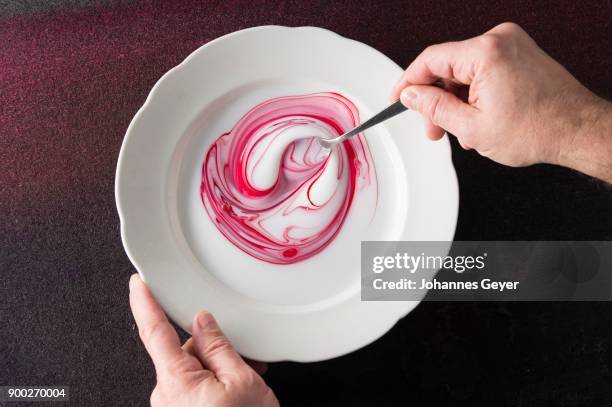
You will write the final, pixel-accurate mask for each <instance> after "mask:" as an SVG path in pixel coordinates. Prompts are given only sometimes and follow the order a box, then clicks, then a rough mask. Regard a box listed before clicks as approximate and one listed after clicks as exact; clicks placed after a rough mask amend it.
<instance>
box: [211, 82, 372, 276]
mask: <svg viewBox="0 0 612 407" xmlns="http://www.w3.org/2000/svg"><path fill="white" fill-rule="evenodd" d="M358 122H359V114H358V111H357V108H356V107H355V105H354V104H353V103H352V102H351V101H349V100H348V99H346V98H345V97H343V96H341V95H339V94H337V93H317V94H311V95H303V96H287V97H280V98H275V99H271V100H268V101H266V102H263V103H261V104H259V105H257V106H256V107H254V108H253V109H251V110H250V111H249V112H247V113H246V114H245V115H244V116H243V117H242V118H241V119H240V120H239V121H238V123H236V125H235V126H234V127H233V129H232V130H231V131H230V132H229V133H225V134H223V135H221V137H219V138H218V139H217V140H216V141H215V142H214V143H213V144H212V146H211V147H210V149H209V150H208V152H207V154H206V158H205V160H204V164H203V167H202V183H201V186H200V194H201V198H202V202H203V204H204V207H205V209H206V212H207V213H208V215H209V216H210V218H211V220H212V221H213V223H214V224H215V225H216V227H217V228H218V229H219V231H220V232H221V233H222V234H223V235H224V236H225V237H226V238H227V239H228V240H229V241H231V242H232V243H233V244H234V245H236V246H237V247H238V248H240V249H241V250H242V251H244V252H245V253H247V254H249V255H251V256H253V257H255V258H257V259H260V260H263V261H267V262H270V263H275V264H291V263H296V262H299V261H302V260H305V259H307V258H309V257H311V256H313V255H315V254H317V253H319V252H320V251H321V250H323V249H324V248H325V247H326V246H327V245H329V244H330V243H331V241H332V240H333V239H334V237H335V236H336V235H337V234H338V232H339V231H340V228H341V227H342V224H343V222H344V220H345V219H346V216H347V213H348V211H349V209H350V207H351V203H352V201H353V198H354V197H355V193H356V191H358V190H359V189H360V188H361V186H365V185H368V184H370V180H371V179H374V180H375V179H376V178H375V176H374V177H371V176H370V172H373V171H374V167H373V165H371V155H370V152H369V149H368V146H367V143H366V141H365V140H364V139H363V138H362V137H361V135H359V136H356V137H353V138H351V139H350V140H348V141H345V142H343V143H342V144H341V145H338V146H336V147H334V148H333V149H332V150H331V152H330V150H327V149H325V148H322V147H321V146H320V145H319V143H318V142H317V140H316V137H321V136H323V137H336V136H337V135H340V134H343V133H345V132H346V131H348V130H350V129H352V128H353V127H355V126H356V125H357V124H358Z"/></svg>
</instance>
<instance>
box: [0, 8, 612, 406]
mask: <svg viewBox="0 0 612 407" xmlns="http://www.w3.org/2000/svg"><path fill="white" fill-rule="evenodd" d="M532 3H537V4H532ZM305 4H308V5H305ZM611 10H612V6H611V3H610V1H597V2H578V1H573V0H567V1H563V2H555V1H550V0H549V1H542V2H532V1H520V2H511V1H497V2H491V1H487V0H480V1H472V2H457V4H455V5H450V4H447V2H444V1H441V2H427V1H414V2H401V1H397V2H374V1H368V2H358V1H350V2H349V1H347V2H344V3H331V2H305V1H302V2H294V3H278V4H275V3H273V2H270V3H269V4H256V2H254V1H244V2H238V1H218V2H217V1H206V2H200V1H191V2H153V3H149V2H147V3H131V2H128V1H119V2H103V1H97V2H88V1H83V0H81V1H79V0H66V1H63V2H62V1H60V2H56V3H55V4H51V5H49V4H47V3H46V2H45V1H26V2H16V1H8V2H6V1H5V2H2V3H1V6H0V12H1V13H2V16H3V17H2V18H0V169H1V171H0V182H1V191H0V194H1V195H0V197H1V199H0V207H1V220H0V227H1V230H0V269H1V272H2V278H1V283H0V286H1V290H2V296H1V302H0V322H1V331H0V358H1V359H0V361H1V363H0V385H69V386H71V388H72V400H73V402H74V404H78V405H88V406H94V405H96V406H97V405H100V406H111V405H122V406H123V405H144V404H146V403H147V402H148V396H149V394H150V391H151V389H152V387H153V385H154V371H153V368H152V365H151V362H150V361H149V359H148V357H147V355H146V353H145V351H144V349H143V347H142V345H141V343H140V342H139V339H138V336H137V331H136V330H135V328H134V321H133V319H132V316H131V314H130V311H129V308H128V289H127V282H128V278H129V276H130V274H131V273H132V272H133V271H134V270H133V268H132V266H131V264H130V262H129V261H128V259H127V257H126V255H125V254H124V251H123V248H122V246H121V241H120V238H119V220H118V217H117V213H116V210H115V203H114V196H113V182H114V175H115V164H116V160H117V155H118V153H119V148H120V145H121V140H122V138H123V135H124V132H125V130H126V128H127V126H128V124H129V122H130V120H131V118H132V116H133V115H134V114H135V113H136V111H137V110H138V108H139V107H140V106H141V104H142V103H143V102H144V100H145V98H146V96H147V94H148V92H149V90H150V89H151V87H152V86H153V84H154V83H155V82H156V81H157V80H158V79H159V77H160V76H161V75H162V74H163V73H164V72H166V71H167V70H168V69H170V68H172V67H173V66H175V65H176V64H178V63H179V62H180V61H182V60H183V59H184V58H185V57H186V56H187V55H188V54H189V53H191V52H192V51H193V50H195V49H196V48H197V47H199V46H200V45H202V44H204V43H206V42H207V41H210V40H212V39H214V38H216V37H218V36H220V35H223V34H226V33H229V32H231V31H235V30H238V29H241V28H246V27H251V26H255V25H261V24H284V25H292V26H298V25H317V26H321V27H325V28H329V29H331V30H334V31H336V32H338V33H340V34H342V35H345V36H347V37H350V38H353V39H356V40H359V41H362V42H364V43H366V44H369V45H371V46H373V47H375V48H377V49H379V50H380V51H382V52H383V53H385V54H387V55H388V56H389V57H391V58H392V59H393V60H395V61H396V62H397V63H399V64H401V65H403V66H404V65H406V64H407V63H409V61H411V59H412V58H414V57H415V56H416V55H417V54H418V53H419V52H420V51H421V50H422V49H423V48H424V47H425V46H426V45H428V44H432V43H437V42H442V41H447V40H456V39H462V38H466V37H469V36H473V35H476V34H479V33H481V32H483V31H485V30H487V29H489V28H491V27H493V26H494V25H496V24H497V23H500V22H502V21H505V20H512V21H515V22H518V23H519V24H521V25H522V26H523V27H524V28H525V29H526V30H527V31H528V32H530V33H531V34H532V36H533V37H534V38H535V40H536V41H537V42H538V43H539V44H541V46H542V47H543V48H544V49H545V50H546V51H548V52H549V53H550V54H551V55H552V56H553V57H555V58H556V59H558V60H559V61H560V62H561V63H562V64H564V65H565V66H566V67H567V68H568V69H569V70H570V71H571V72H573V73H574V74H575V75H576V76H577V77H578V79H580V80H581V81H582V82H583V83H585V84H586V85H587V86H589V87H590V88H591V89H593V90H594V91H596V92H597V93H599V94H601V95H604V96H607V97H610V95H611V93H612V78H611V74H610V66H611V62H612V60H611V57H610V39H611V37H610V33H611V29H610V21H611V20H612V11H611ZM347 69H350V64H349V65H347ZM453 160H454V162H455V166H456V168H457V174H458V176H459V182H460V188H461V207H460V214H459V223H458V227H457V235H456V238H457V239H458V240H470V239H473V240H481V239H500V240H501V239H506V240H512V239H517V240H526V239H550V240H556V239H568V240H569V239H593V240H597V239H600V240H603V239H610V238H612V194H611V192H610V191H611V190H610V189H609V187H605V186H604V185H602V184H601V183H598V182H595V181H593V180H591V179H588V178H586V177H584V176H582V175H579V174H576V173H574V172H572V171H569V170H566V169H562V168H554V167H551V166H534V167H531V168H524V169H510V168H504V167H502V166H499V165H496V164H494V163H492V162H490V161H487V160H486V159H484V158H481V157H479V156H478V155H477V154H475V153H473V152H465V151H462V150H461V149H460V148H458V146H457V145H456V143H453ZM364 323H367V321H364ZM304 338H305V340H308V333H304ZM611 342H612V303H534V304H525V303H523V304H512V303H508V304H504V303H492V304H487V303H478V304H471V303H467V304H457V303H455V304H442V303H424V304H421V305H420V306H419V307H418V308H417V309H416V310H415V311H414V312H412V313H411V314H410V315H409V316H407V317H406V318H404V319H403V320H402V321H400V322H399V323H398V324H397V326H396V327H395V328H394V329H392V330H391V331H390V332H389V333H388V334H387V335H386V336H384V337H383V338H382V339H380V340H379V341H377V342H375V343H374V344H372V345H370V346H368V347H366V348H365V349H362V350H360V351H358V352H355V353H353V354H351V355H348V356H344V357H341V358H338V359H335V360H331V361H327V362H321V363H312V364H296V363H278V364H274V365H272V366H271V369H270V371H269V373H268V374H267V376H266V379H267V381H268V382H269V383H270V385H271V387H272V388H273V389H274V390H275V391H276V394H277V395H278V397H279V399H280V400H281V402H283V404H285V405H290V406H311V405H312V406H316V405H358V404H364V405H372V406H374V405H381V406H382V405H412V404H414V405H418V406H430V405H432V406H433V405H454V406H480V405H482V406H485V405H487V406H489V405H496V406H500V405H502V406H503V405H511V406H552V405H555V406H609V405H612V390H611V384H612V344H611Z"/></svg>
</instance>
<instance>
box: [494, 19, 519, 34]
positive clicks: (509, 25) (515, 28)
mask: <svg viewBox="0 0 612 407" xmlns="http://www.w3.org/2000/svg"><path fill="white" fill-rule="evenodd" d="M497 28H498V29H499V30H500V31H504V32H508V33H516V32H520V31H523V29H522V28H521V26H520V25H518V24H517V23H513V22H512V21H506V22H503V23H501V24H499V25H498V26H497Z"/></svg>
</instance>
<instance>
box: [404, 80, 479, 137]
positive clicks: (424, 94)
mask: <svg viewBox="0 0 612 407" xmlns="http://www.w3.org/2000/svg"><path fill="white" fill-rule="evenodd" d="M400 100H401V101H402V104H404V105H405V106H406V107H408V108H409V109H412V110H415V111H417V112H419V113H421V114H422V115H423V116H425V118H426V119H428V120H430V121H431V122H432V123H433V124H434V125H436V126H439V127H442V128H443V129H444V130H446V131H448V132H450V133H453V134H454V135H455V136H465V134H466V132H468V131H469V128H470V127H471V124H472V122H473V121H474V120H475V118H476V114H477V113H478V110H477V109H475V108H474V107H472V106H470V105H468V104H467V103H464V102H462V101H461V100H460V99H459V98H458V97H457V96H455V95H453V94H452V93H450V92H447V91H445V90H444V89H440V88H439V87H436V86H427V85H412V86H408V87H407V88H405V89H404V90H403V91H402V93H401V95H400Z"/></svg>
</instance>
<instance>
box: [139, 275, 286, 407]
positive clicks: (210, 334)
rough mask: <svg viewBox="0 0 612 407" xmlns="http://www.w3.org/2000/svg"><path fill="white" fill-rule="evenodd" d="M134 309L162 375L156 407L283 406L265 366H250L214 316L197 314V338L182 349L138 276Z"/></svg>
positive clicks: (154, 396)
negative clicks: (266, 379) (265, 375)
mask: <svg viewBox="0 0 612 407" xmlns="http://www.w3.org/2000/svg"><path fill="white" fill-rule="evenodd" d="M130 307H131V308H132V313H133V314H134V319H135V320H136V325H138V333H139V335H140V339H141V340H142V342H143V343H144V345H145V348H146V349H147V352H148V353H149V355H150V356H151V359H152V360H153V364H154V365H155V372H156V373H157V385H156V386H155V389H154V390H153V393H152V394H151V405H152V406H153V407H156V406H185V407H187V406H202V407H242V406H244V407H251V406H252V407H272V406H278V405H279V404H278V400H277V399H276V396H275V395H274V392H272V390H271V389H270V388H269V387H268V385H267V384H266V383H265V382H264V380H263V379H262V378H261V376H260V375H259V373H258V372H257V371H259V372H263V371H264V370H265V364H262V363H260V362H250V364H251V366H250V365H249V364H247V362H245V360H244V359H242V357H240V355H239V354H238V353H237V352H236V350H235V349H234V347H233V346H232V344H231V343H230V342H229V341H228V340H227V338H226V337H225V336H224V335H223V332H222V331H221V329H220V328H219V326H218V324H217V322H216V321H215V318H214V317H213V316H212V315H211V314H210V313H208V312H205V311H203V312H200V313H198V314H196V316H195V317H194V319H193V324H192V328H191V329H192V334H193V336H192V337H191V338H190V339H189V340H188V341H187V342H185V343H184V344H183V345H182V346H181V343H180V340H179V337H178V334H177V333H176V331H175V330H174V328H173V327H172V325H171V324H170V322H169V321H168V319H167V318H166V315H165V314H164V311H163V310H162V309H161V307H160V306H159V304H158V303H157V301H155V299H154V298H153V295H152V294H151V291H150V290H149V289H148V287H147V286H146V285H145V283H144V282H143V281H142V280H141V279H140V277H139V276H138V274H134V275H133V276H132V278H131V279H130Z"/></svg>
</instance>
